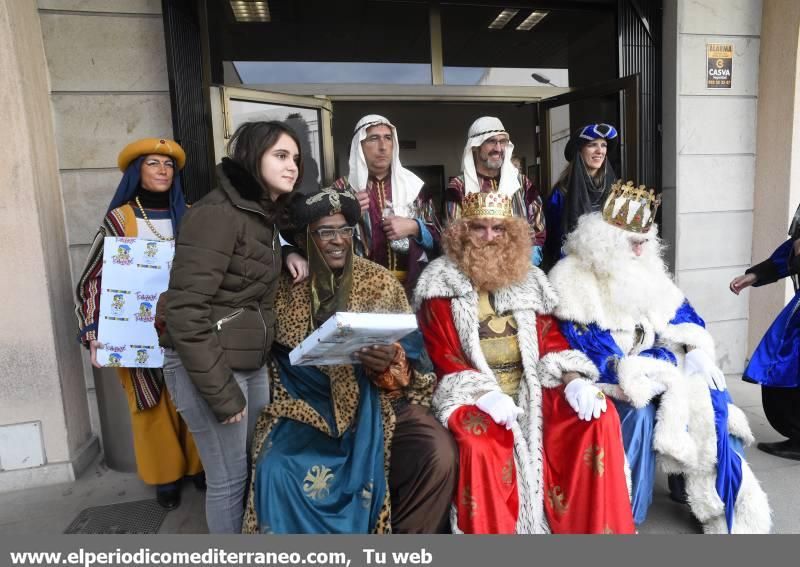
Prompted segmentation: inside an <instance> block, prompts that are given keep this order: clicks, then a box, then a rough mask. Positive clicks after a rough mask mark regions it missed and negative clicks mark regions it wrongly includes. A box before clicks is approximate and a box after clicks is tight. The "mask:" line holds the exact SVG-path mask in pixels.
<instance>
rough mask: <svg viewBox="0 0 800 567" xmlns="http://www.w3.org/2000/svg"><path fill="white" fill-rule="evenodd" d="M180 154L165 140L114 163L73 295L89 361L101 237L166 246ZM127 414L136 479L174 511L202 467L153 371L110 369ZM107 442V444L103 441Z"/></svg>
mask: <svg viewBox="0 0 800 567" xmlns="http://www.w3.org/2000/svg"><path fill="white" fill-rule="evenodd" d="M185 163H186V154H185V153H184V151H183V149H182V148H181V147H180V146H179V145H178V144H177V143H176V142H174V141H173V140H168V139H163V138H145V139H142V140H138V141H136V142H133V143H131V144H128V145H127V146H125V148H124V149H123V150H122V151H121V152H120V154H119V157H118V159H117V165H118V166H119V169H120V170H121V171H122V172H123V176H122V181H120V184H119V186H118V187H117V191H116V193H115V194H114V197H113V198H112V199H111V203H110V205H109V206H108V211H107V212H106V216H105V219H104V220H103V224H102V225H101V226H100V229H99V230H98V232H97V235H96V236H95V238H94V241H93V242H92V245H91V248H90V250H89V257H88V259H87V260H86V265H85V266H84V269H83V272H82V274H81V277H80V279H79V281H78V285H77V287H76V290H75V302H76V307H75V314H76V316H77V317H78V325H79V329H80V334H79V339H80V341H81V343H82V344H83V345H84V346H85V347H86V348H88V349H89V351H90V353H91V359H92V366H94V367H96V368H101V367H102V365H101V364H100V363H98V361H97V349H98V348H101V346H102V345H100V343H99V342H98V341H97V324H98V320H99V313H100V290H101V279H102V269H103V243H104V238H105V237H108V236H120V237H122V236H124V237H129V238H142V239H145V240H162V241H168V240H174V238H175V235H176V234H177V231H178V227H179V225H180V221H181V217H182V216H183V213H184V211H185V210H186V202H185V200H184V196H183V191H182V189H181V183H180V178H179V177H178V175H177V170H179V169H182V168H183V166H184V164H185ZM116 371H117V374H118V375H119V379H120V383H121V384H122V387H123V388H124V390H125V394H126V397H127V400H128V408H129V409H130V412H131V428H132V430H133V445H134V451H135V453H136V466H137V469H138V473H139V476H140V477H141V479H142V480H143V481H144V482H145V483H146V484H151V485H155V486H156V496H157V499H158V502H159V504H161V506H163V507H164V508H167V509H172V508H176V507H177V506H178V505H179V504H180V482H181V480H182V478H183V477H184V476H190V477H192V479H193V480H194V482H195V484H196V485H197V486H198V488H203V487H204V486H205V481H204V478H203V475H202V471H203V465H202V464H201V462H200V457H199V454H198V452H197V448H196V447H195V444H194V441H193V439H192V435H191V433H189V431H188V429H187V428H186V425H185V423H184V422H183V420H182V419H181V417H180V416H179V415H178V412H177V411H176V410H175V405H174V404H173V402H172V400H171V399H170V396H169V393H168V392H167V390H166V389H165V388H164V378H163V374H162V371H161V369H160V368H117V369H116ZM107 441H110V440H107Z"/></svg>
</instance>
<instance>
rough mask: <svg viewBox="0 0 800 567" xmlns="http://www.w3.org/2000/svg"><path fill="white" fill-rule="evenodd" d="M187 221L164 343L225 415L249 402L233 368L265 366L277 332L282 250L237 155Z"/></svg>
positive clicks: (257, 190) (182, 231) (260, 192)
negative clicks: (276, 319)
mask: <svg viewBox="0 0 800 567" xmlns="http://www.w3.org/2000/svg"><path fill="white" fill-rule="evenodd" d="M217 178H218V180H219V187H218V188H217V189H215V190H213V191H212V192H211V193H209V194H208V195H206V196H205V197H203V198H202V199H200V200H199V201H198V202H197V203H195V205H194V206H193V207H192V208H191V209H189V210H188V211H187V213H186V215H185V216H184V218H183V221H182V222H181V229H180V235H179V237H178V242H177V247H176V250H175V260H174V263H173V265H172V272H171V274H170V280H169V289H168V290H167V292H165V295H166V299H165V301H164V304H165V311H164V315H165V320H166V330H165V332H164V333H163V334H162V336H161V345H162V346H166V347H171V348H174V349H175V350H176V351H177V353H178V355H179V356H180V359H181V362H182V363H183V365H184V367H185V368H186V370H187V372H188V373H189V376H190V377H191V379H192V382H194V385H195V387H196V388H197V390H198V392H199V393H200V395H201V396H203V398H204V399H205V400H206V402H207V403H208V405H209V407H210V408H211V410H212V411H213V412H214V414H215V415H216V417H217V419H218V420H219V421H224V420H225V419H227V418H229V417H231V416H233V415H235V414H237V413H238V412H240V411H241V410H242V409H244V407H245V398H244V394H243V393H242V391H241V389H240V388H239V386H238V384H237V383H236V380H235V379H234V378H233V373H232V370H253V369H256V368H260V367H261V366H263V365H264V363H265V362H266V360H267V356H268V353H269V349H270V347H271V345H272V339H273V338H274V336H275V331H274V324H275V313H274V311H273V303H274V300H275V293H276V291H277V289H278V281H279V280H278V276H279V275H280V271H281V249H280V242H279V238H278V233H277V230H276V227H275V225H274V224H273V220H272V215H271V214H270V213H268V212H267V211H266V210H265V208H264V205H262V202H263V199H265V197H264V191H263V189H262V188H261V186H260V185H259V184H258V183H257V182H256V180H255V179H253V177H252V176H251V175H250V174H249V173H248V172H247V171H245V170H244V169H243V168H242V167H241V166H240V165H238V164H237V163H236V162H234V161H232V160H229V159H224V160H223V163H222V164H220V165H219V166H218V167H217Z"/></svg>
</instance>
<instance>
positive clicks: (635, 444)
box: [561, 301, 743, 531]
mask: <svg viewBox="0 0 800 567" xmlns="http://www.w3.org/2000/svg"><path fill="white" fill-rule="evenodd" d="M682 323H691V324H695V325H699V326H701V327H703V328H705V322H704V321H703V319H702V318H701V317H700V316H699V315H698V314H697V312H696V311H695V310H694V308H693V307H692V306H691V304H689V302H688V301H684V303H683V304H682V305H681V306H680V307H679V309H678V310H677V312H676V313H675V316H674V317H673V318H672V320H671V321H670V322H669V325H679V324H682ZM561 330H562V332H563V333H564V336H565V337H566V338H567V340H568V341H569V343H570V345H571V346H572V348H575V349H578V350H580V351H582V352H584V353H585V354H586V355H587V356H588V357H589V358H590V359H591V360H592V362H594V363H595V365H596V366H597V367H598V369H599V371H600V379H599V380H598V382H600V383H605V384H615V385H618V384H619V381H618V377H617V370H616V367H617V361H618V360H619V359H621V358H622V357H623V356H626V355H627V353H623V352H622V351H621V350H620V348H619V346H618V345H617V343H616V341H615V340H614V338H613V336H612V334H611V331H610V330H608V329H601V328H600V327H599V326H598V325H597V324H596V323H592V324H590V325H581V324H577V323H574V322H572V321H562V322H561ZM637 356H644V357H649V358H656V359H658V360H662V361H664V362H667V363H669V364H672V365H677V359H676V357H675V355H674V354H673V353H672V352H671V351H670V350H669V349H667V348H666V347H665V346H659V340H658V337H656V340H655V342H654V346H653V347H652V348H649V349H646V350H643V351H641V352H640V353H638V355H637ZM709 392H710V396H711V402H712V406H713V408H714V424H715V430H716V433H717V478H716V490H717V494H718V495H719V497H720V499H721V500H722V501H723V503H725V518H726V521H727V526H728V531H730V530H731V529H732V527H733V513H734V505H735V503H736V496H737V494H738V492H739V487H740V486H741V481H742V455H743V452H742V443H741V441H739V440H738V439H736V438H734V437H733V436H731V435H729V434H728V428H727V416H728V404H729V403H731V398H730V395H729V394H728V392H727V391H726V390H725V391H719V390H712V389H709ZM613 402H614V405H615V407H616V409H617V412H618V413H619V416H620V421H621V424H622V440H623V444H624V446H625V456H626V458H627V459H628V464H629V465H630V468H631V481H632V494H631V506H632V509H633V517H634V522H635V523H636V524H637V525H639V524H641V523H643V522H644V521H645V519H646V518H647V510H648V508H649V507H650V504H651V503H652V499H653V483H654V480H655V463H656V455H655V451H654V450H653V449H652V446H653V432H654V423H655V419H656V410H657V406H658V399H654V400H653V401H652V402H651V403H649V404H648V405H646V406H645V407H643V408H640V409H639V408H635V407H634V406H632V405H631V404H629V403H626V402H623V401H620V400H613Z"/></svg>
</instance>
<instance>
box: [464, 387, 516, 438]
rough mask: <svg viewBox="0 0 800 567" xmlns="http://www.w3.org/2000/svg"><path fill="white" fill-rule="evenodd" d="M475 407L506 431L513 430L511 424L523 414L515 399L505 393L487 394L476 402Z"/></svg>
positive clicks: (493, 392)
mask: <svg viewBox="0 0 800 567" xmlns="http://www.w3.org/2000/svg"><path fill="white" fill-rule="evenodd" d="M475 405H476V406H478V409H479V410H481V411H485V412H486V413H488V414H489V416H490V417H491V418H492V420H494V422H495V423H496V424H497V425H503V426H505V428H506V429H511V424H512V423H514V422H515V421H516V420H517V417H519V416H520V415H522V413H523V412H522V408H520V407H519V406H517V404H515V403H514V400H513V398H512V397H511V396H509V395H508V394H504V393H503V392H496V391H491V392H487V393H485V394H484V395H482V396H481V397H480V398H478V399H477V400H476V401H475Z"/></svg>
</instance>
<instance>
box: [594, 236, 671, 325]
mask: <svg viewBox="0 0 800 567" xmlns="http://www.w3.org/2000/svg"><path fill="white" fill-rule="evenodd" d="M645 248H646V249H647V248H652V245H651V243H647V244H646V245H645ZM596 274H597V278H598V283H599V285H600V286H601V287H604V288H605V292H606V294H607V298H608V301H609V302H610V303H611V306H610V307H611V309H613V310H614V312H616V313H624V314H626V315H629V316H631V317H632V318H633V319H634V320H637V321H640V320H642V319H643V318H645V317H646V316H647V314H648V312H650V311H652V309H653V305H654V304H655V303H658V300H659V298H661V297H669V296H670V295H672V294H673V293H674V287H675V285H674V284H673V283H672V280H671V279H670V277H669V276H668V275H667V273H666V272H665V270H664V264H663V262H662V261H661V259H660V258H659V257H658V255H657V253H656V252H655V250H652V249H651V250H646V251H645V253H644V254H643V255H642V256H640V257H638V258H637V257H634V256H632V255H630V256H628V255H626V254H623V253H620V255H619V256H617V257H616V258H609V259H608V261H607V262H606V264H605V265H604V266H603V269H602V270H597V269H596Z"/></svg>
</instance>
